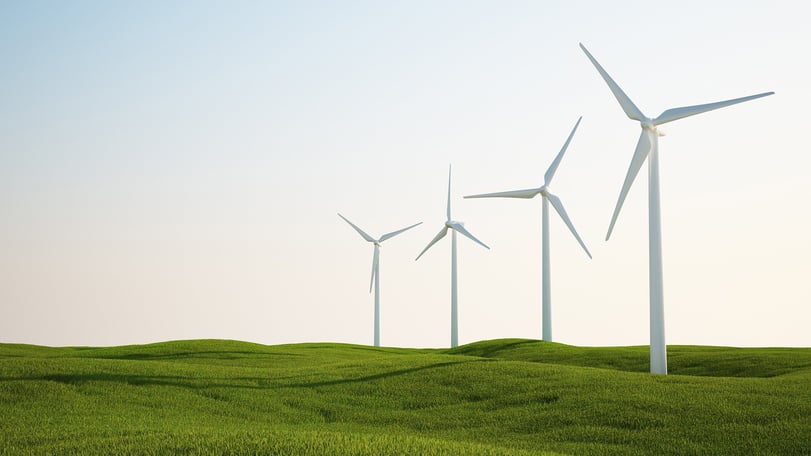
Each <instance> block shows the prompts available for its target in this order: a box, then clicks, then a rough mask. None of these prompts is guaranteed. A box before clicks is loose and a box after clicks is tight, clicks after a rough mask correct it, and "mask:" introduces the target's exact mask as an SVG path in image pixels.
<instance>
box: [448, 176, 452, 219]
mask: <svg viewBox="0 0 811 456" xmlns="http://www.w3.org/2000/svg"><path fill="white" fill-rule="evenodd" d="M450 220H451V165H448V221H450Z"/></svg>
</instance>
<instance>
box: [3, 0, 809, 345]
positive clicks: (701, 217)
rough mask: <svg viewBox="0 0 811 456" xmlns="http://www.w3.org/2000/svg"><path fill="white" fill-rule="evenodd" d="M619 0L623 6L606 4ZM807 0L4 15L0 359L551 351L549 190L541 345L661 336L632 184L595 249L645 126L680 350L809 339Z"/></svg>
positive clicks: (216, 7) (109, 5) (278, 5)
mask: <svg viewBox="0 0 811 456" xmlns="http://www.w3.org/2000/svg"><path fill="white" fill-rule="evenodd" d="M609 3H610V4H609ZM809 13H811V11H810V10H809V6H807V4H806V3H805V2H799V1H798V2H788V1H770V2H740V1H734V2H733V1H730V2H706V1H686V2H669V3H657V4H652V3H650V2H641V1H640V2H597V1H594V2H586V3H583V2H563V1H561V2H534V1H527V2H519V1H506V2H494V1H492V2H491V1H487V2H484V1H467V0H465V1H462V0H459V1H443V2H437V1H408V2H406V1H402V2H379V1H346V2H332V1H324V2H310V1H295V2H294V1H289V2H278V1H271V2H261V3H260V2H203V1H199V2H179V1H178V2H162V1H144V2H101V1H90V2H86V1H76V2H57V1H48V2H40V1H6V2H2V3H0V214H2V215H1V217H2V223H0V342H23V343H33V344H44V345H118V344H130V343H146V342H155V341H162V340H170V339H190V338H229V339H240V340H247V341H253V342H259V343H265V344H278V343H292V342H307V341H335V342H349V343H359V344H371V343H372V307H373V296H372V295H370V294H369V292H368V287H369V282H368V281H369V272H370V265H371V259H372V247H371V245H369V244H367V243H366V242H364V241H363V240H362V239H361V238H360V237H359V236H358V235H357V233H355V232H354V231H353V230H352V229H351V228H350V227H349V226H348V225H346V224H345V223H344V222H343V221H342V220H341V219H339V218H338V216H337V215H336V212H341V213H342V214H343V215H345V216H346V217H348V218H349V219H350V220H352V221H353V222H354V223H356V224H358V225H359V226H360V227H361V228H363V229H364V230H366V231H367V232H369V233H370V234H372V235H374V236H379V235H380V234H382V233H385V232H389V231H394V230H396V229H398V228H401V227H404V226H406V225H409V224H412V223H416V222H418V221H423V222H424V224H423V225H421V226H420V227H418V228H415V229H413V230H411V231H409V232H407V233H404V234H402V235H401V236H398V237H396V238H394V239H392V240H390V241H387V242H386V243H385V244H384V246H383V249H382V253H381V255H382V256H381V290H382V291H381V302H382V304H381V307H382V314H381V341H382V344H383V345H390V346H410V347H442V346H447V345H448V344H449V338H450V334H449V321H450V242H449V239H447V240H444V241H443V242H442V243H441V244H438V245H437V246H435V247H434V248H433V249H432V250H431V251H429V252H428V253H427V254H426V255H425V256H424V257H423V258H421V259H420V261H419V262H415V261H414V258H415V257H416V256H417V254H418V253H419V251H420V250H421V249H422V248H423V247H424V246H425V245H426V244H427V243H428V241H430V240H431V238H432V237H433V236H434V235H435V234H436V231H438V230H439V228H440V227H441V226H442V223H443V222H444V206H445V193H446V191H447V189H446V184H447V168H448V164H449V163H453V166H454V186H453V196H454V199H453V204H454V218H456V219H458V220H462V221H465V222H466V227H467V228H468V229H469V230H470V231H471V232H472V233H473V234H474V235H476V236H477V237H478V238H480V239H481V240H482V241H484V242H485V243H488V244H489V245H490V246H491V247H492V250H490V251H486V250H484V249H482V248H481V247H479V246H478V245H476V244H474V243H472V242H469V241H468V240H466V239H464V238H460V240H459V286H460V317H459V319H460V328H459V339H460V343H468V342H473V341H476V340H481V339H492V338H501V337H527V338H536V339H537V338H540V336H541V321H540V318H541V306H540V300H541V289H540V287H541V284H540V278H541V251H540V244H541V239H540V229H541V227H540V221H541V220H540V216H541V203H540V199H535V200H530V201H526V200H503V199H492V200H463V199H462V198H461V197H462V195H467V194H473V193H484V192H493V191H502V190H512V189H520V188H529V187H535V186H539V185H540V184H541V183H542V181H543V173H544V171H545V170H546V168H547V166H548V165H549V163H550V162H551V160H552V159H553V158H554V156H555V154H556V153H557V152H558V150H559V149H560V147H561V145H562V144H563V141H564V140H565V138H566V136H567V135H568V133H569V131H570V130H571V128H572V126H573V125H574V123H575V121H576V120H577V118H578V116H580V115H582V116H583V121H582V123H581V125H580V128H579V130H578V132H577V134H576V135H575V137H574V139H573V141H572V144H571V146H570V148H569V151H568V153H567V154H566V156H565V158H564V159H563V162H562V163H561V165H560V168H559V170H558V173H557V175H556V177H555V182H554V185H553V191H554V192H555V193H556V194H557V195H558V196H560V197H561V199H562V200H563V202H564V204H565V206H566V208H567V210H568V212H569V215H570V216H571V218H572V220H573V222H574V224H575V226H576V227H577V229H578V231H579V232H580V234H581V236H582V237H583V239H584V241H585V242H586V245H587V246H588V247H589V249H590V250H591V252H592V253H593V255H594V259H593V260H588V258H587V257H586V256H585V254H584V253H583V252H582V250H581V249H580V247H579V245H578V244H577V243H576V241H575V240H574V239H573V238H572V237H571V235H570V234H569V233H568V231H567V230H566V227H565V226H564V225H563V223H562V222H561V221H560V220H559V219H558V218H557V216H556V215H554V214H553V218H552V220H551V237H552V239H551V240H552V249H551V253H552V285H553V288H552V297H553V327H554V334H555V339H556V340H557V341H560V342H563V343H568V344H574V345H631V344H633V345H645V344H647V343H648V297H647V293H648V288H647V286H648V279H647V258H648V255H647V191H646V186H647V179H646V175H645V173H644V172H643V173H640V176H639V178H638V179H637V181H636V182H635V184H634V187H633V188H632V190H631V192H630V194H629V197H628V199H627V200H626V203H625V206H624V208H623V211H622V213H621V215H620V219H619V221H618V223H617V226H616V228H615V231H614V234H613V236H612V239H611V241H609V242H605V241H604V238H605V232H606V229H607V227H608V222H609V220H610V216H611V212H612V210H613V208H614V204H615V203H616V198H617V195H618V193H619V190H620V186H621V184H622V180H623V178H624V176H625V172H626V170H627V167H628V164H629V162H630V159H631V156H632V154H633V149H634V146H635V144H636V140H637V137H638V134H639V125H638V124H637V123H635V122H633V121H630V120H629V119H627V118H626V117H625V115H624V114H623V112H622V110H621V109H620V107H619V105H618V104H617V102H616V101H615V99H614V98H613V96H612V95H611V93H610V91H609V90H608V87H607V86H606V85H605V83H604V82H603V81H602V79H601V78H600V77H599V75H598V73H597V72H596V71H595V69H594V68H593V67H592V65H591V63H590V62H589V61H588V59H587V58H586V57H585V55H584V54H583V53H582V52H581V51H580V49H579V48H578V42H583V43H584V44H585V45H586V46H587V47H588V48H589V50H590V51H591V52H592V53H593V54H594V56H595V57H596V58H597V59H598V60H599V61H600V62H601V63H602V65H603V66H604V67H605V68H606V70H607V71H608V72H609V73H610V74H611V75H612V76H613V77H614V79H615V80H616V81H617V82H618V83H619V84H620V86H621V87H622V88H623V89H624V90H625V91H626V92H627V93H628V95H629V96H630V97H631V98H632V99H633V100H634V101H635V103H636V104H637V105H638V106H639V107H640V108H641V109H642V111H643V112H645V113H646V114H647V115H649V116H656V115H658V114H659V113H661V112H662V111H663V110H665V109H667V108H672V107H677V106H685V105H692V104H699V103H707V102H712V101H719V100H724V99H729V98H735V97H740V96H745V95H750V94H755V93H759V92H765V91H770V90H773V91H775V92H776V95H774V96H771V97H767V98H763V99H760V100H755V101H752V102H748V103H744V104H741V105H737V106H733V107H729V108H725V109H722V110H718V111H713V112H710V113H706V114H702V115H700V116H695V117H691V118H688V119H682V120H680V121H677V122H674V123H672V124H668V125H666V126H665V127H664V129H665V131H666V132H667V136H665V137H664V138H662V139H661V141H660V151H661V159H660V160H661V182H662V219H663V220H662V221H663V239H664V241H663V251H664V273H665V276H664V286H665V317H666V328H667V341H668V343H670V344H712V345H736V346H811V331H809V330H808V328H809V327H811V285H809V273H811V263H810V262H809V258H811V240H809V239H810V238H809V235H808V233H809V232H811V210H809V209H808V200H809V196H811V179H810V178H809V174H811V153H809V147H808V145H807V144H808V139H807V138H806V135H805V133H806V131H807V129H808V120H807V115H808V114H807V113H808V107H809V106H811V88H810V87H811V84H809V82H808V81H811V60H810V59H809V58H808V46H809V44H811V31H810V30H809V27H808V21H809V18H811V14H809Z"/></svg>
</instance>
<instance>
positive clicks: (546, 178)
mask: <svg viewBox="0 0 811 456" xmlns="http://www.w3.org/2000/svg"><path fill="white" fill-rule="evenodd" d="M581 120H583V116H580V118H579V119H577V123H576V124H574V128H572V132H571V133H569V137H568V138H566V142H565V143H564V144H563V147H562V148H561V149H560V152H558V156H557V157H555V160H554V161H553V162H552V164H551V165H549V169H547V170H546V174H544V175H543V184H544V185H549V184H551V183H552V178H553V177H555V171H557V170H558V165H560V160H561V159H563V154H565V153H566V148H567V147H569V143H570V142H571V141H572V137H573V136H574V132H575V131H577V126H578V125H580V121H581Z"/></svg>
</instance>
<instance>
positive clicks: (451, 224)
mask: <svg viewBox="0 0 811 456" xmlns="http://www.w3.org/2000/svg"><path fill="white" fill-rule="evenodd" d="M447 216H448V218H447V220H446V221H445V226H444V227H443V228H442V229H441V230H440V231H439V234H437V235H436V236H435V237H434V239H432V240H431V242H429V243H428V245H427V246H426V247H425V248H424V249H422V252H420V254H419V255H417V258H416V259H415V260H414V261H416V260H419V259H420V257H421V256H422V254H423V253H425V252H427V251H428V249H430V248H431V246H432V245H434V244H436V243H437V242H439V240H440V239H442V238H443V237H445V235H446V234H448V230H449V229H450V230H451V231H452V234H451V348H454V347H456V346H458V345H459V332H458V324H459V322H458V311H457V309H458V307H457V305H458V295H457V292H456V233H457V232H459V233H462V234H463V235H464V236H466V237H468V238H469V239H471V240H472V241H473V242H475V243H477V244H479V245H481V246H482V247H484V248H486V249H488V250H489V249H490V247H488V246H487V245H486V244H485V243H484V242H482V241H480V240H478V239H476V238H475V237H474V236H473V235H472V234H470V232H469V231H468V230H466V229H465V226H464V225H465V224H464V222H457V221H455V220H452V219H451V167H450V166H448V210H447Z"/></svg>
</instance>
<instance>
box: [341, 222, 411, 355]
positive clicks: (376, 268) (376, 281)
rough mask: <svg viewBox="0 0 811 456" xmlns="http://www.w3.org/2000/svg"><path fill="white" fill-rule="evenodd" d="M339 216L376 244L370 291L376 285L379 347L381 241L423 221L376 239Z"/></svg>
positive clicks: (376, 330)
mask: <svg viewBox="0 0 811 456" xmlns="http://www.w3.org/2000/svg"><path fill="white" fill-rule="evenodd" d="M338 217H341V218H342V219H344V221H345V222H346V223H348V224H349V226H351V227H352V228H354V229H355V231H357V232H358V234H360V236H361V237H362V238H363V239H365V240H366V241H367V242H371V243H373V244H374V245H375V253H374V257H372V280H371V282H369V293H371V292H372V286H374V288H375V347H379V346H380V243H382V242H383V241H385V240H387V239H391V238H393V237H394V236H397V235H398V234H400V233H402V232H403V231H406V230H410V229H411V228H414V227H415V226H417V225H420V224H421V223H422V222H420V223H415V224H413V225H411V226H407V227H405V228H403V229H400V230H397V231H392V232H391V233H387V234H384V235H383V236H380V239H375V238H373V237H371V236H369V235H368V234H366V233H365V232H364V231H363V230H362V229H360V228H358V227H357V226H356V225H355V224H354V223H352V222H350V221H349V220H347V218H346V217H344V216H343V215H341V214H338Z"/></svg>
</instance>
